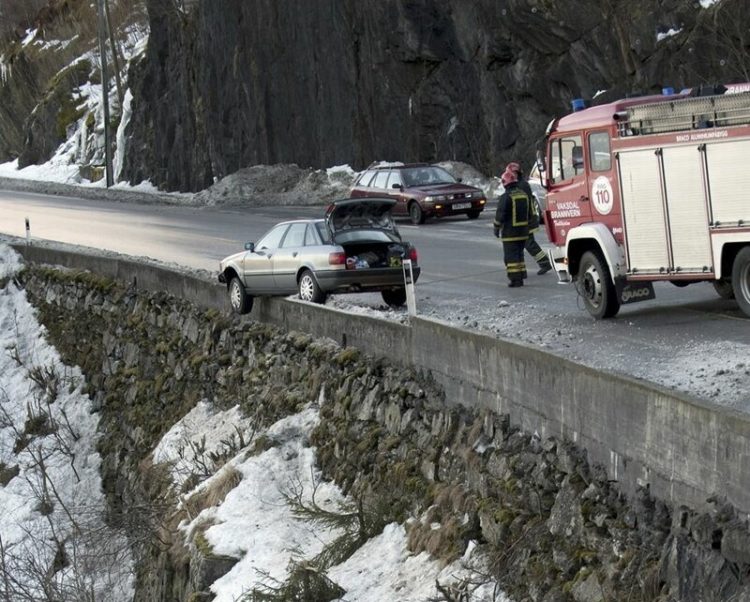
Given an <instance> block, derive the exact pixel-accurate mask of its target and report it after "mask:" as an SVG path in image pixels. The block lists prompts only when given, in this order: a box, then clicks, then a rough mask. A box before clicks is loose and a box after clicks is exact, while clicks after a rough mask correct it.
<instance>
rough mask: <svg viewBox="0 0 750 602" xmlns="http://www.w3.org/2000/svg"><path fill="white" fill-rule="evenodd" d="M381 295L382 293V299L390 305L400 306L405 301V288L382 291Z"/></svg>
mask: <svg viewBox="0 0 750 602" xmlns="http://www.w3.org/2000/svg"><path fill="white" fill-rule="evenodd" d="M381 295H383V301H385V302H386V303H387V304H388V305H390V306H391V307H401V306H402V305H403V304H404V303H406V289H405V288H397V289H395V290H388V291H383V292H382V293H381Z"/></svg>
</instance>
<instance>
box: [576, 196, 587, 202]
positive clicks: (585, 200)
mask: <svg viewBox="0 0 750 602" xmlns="http://www.w3.org/2000/svg"><path fill="white" fill-rule="evenodd" d="M578 200H579V201H580V202H581V203H588V202H589V197H587V196H582V197H581V198H580V199H578Z"/></svg>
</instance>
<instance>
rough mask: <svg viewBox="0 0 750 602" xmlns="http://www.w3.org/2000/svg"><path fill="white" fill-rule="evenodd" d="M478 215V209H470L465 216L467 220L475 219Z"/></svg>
mask: <svg viewBox="0 0 750 602" xmlns="http://www.w3.org/2000/svg"><path fill="white" fill-rule="evenodd" d="M480 213H481V211H480V210H479V209H472V210H471V211H467V212H466V215H467V217H468V218H469V219H477V218H478V217H479V214H480Z"/></svg>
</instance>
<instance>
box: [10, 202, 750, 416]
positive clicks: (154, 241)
mask: <svg viewBox="0 0 750 602" xmlns="http://www.w3.org/2000/svg"><path fill="white" fill-rule="evenodd" d="M322 213H323V209H322V208H321V207H317V208H315V207H260V208H253V209H217V208H194V207H180V206H160V205H151V204H149V205H146V204H129V203H118V202H97V201H90V200H81V199H76V198H67V197H55V196H45V195H38V194H31V193H22V192H5V191H0V233H4V234H10V235H13V236H25V227H24V220H25V218H27V217H28V218H29V220H30V225H31V235H32V237H33V238H42V239H48V240H54V241H60V242H64V243H70V244H75V245H83V246H87V247H96V248H101V249H108V250H112V251H116V252H119V253H124V254H128V255H136V256H147V257H151V258H153V259H157V260H161V261H165V262H175V263H179V264H182V265H185V266H188V267H192V268H202V269H208V270H216V268H217V266H218V261H219V260H220V259H221V258H222V257H225V256H226V255H229V254H230V253H233V252H236V251H237V250H240V249H241V248H242V244H243V243H244V242H245V241H250V240H257V239H258V238H259V237H260V235H262V234H263V233H264V232H265V231H266V230H267V229H268V228H270V227H271V226H272V225H274V224H275V223H277V222H279V221H282V220H284V219H294V218H298V217H308V216H319V215H322ZM491 223H492V208H488V210H487V211H485V212H484V213H483V214H482V215H481V216H480V218H479V219H477V220H473V221H471V220H467V219H466V218H463V217H456V218H447V219H442V220H433V221H428V222H427V223H426V224H424V225H422V226H413V225H411V224H410V223H409V222H399V224H398V226H399V230H400V231H401V234H402V236H403V237H404V238H405V239H407V240H409V241H411V242H412V243H413V244H415V245H416V247H417V249H418V251H419V262H420V265H421V266H422V278H421V279H420V281H419V283H418V285H417V299H418V308H419V311H420V313H425V314H427V315H430V316H434V317H437V318H441V319H445V320H448V321H452V322H458V323H460V324H462V325H465V326H467V327H469V328H476V329H479V330H484V331H487V332H490V333H494V334H495V335H497V336H503V337H508V338H513V339H516V340H520V341H523V342H526V343H530V344H532V345H537V346H541V347H543V348H546V349H548V350H549V351H552V352H553V353H556V354H558V355H561V356H564V357H568V358H571V359H574V360H577V361H581V362H583V363H586V364H589V365H592V366H594V367H597V368H602V369H608V370H614V371H618V372H622V373H625V374H628V375H631V376H634V377H636V378H643V379H646V380H650V381H653V382H657V383H660V384H662V385H664V386H666V387H673V388H677V389H680V390H682V391H686V392H688V393H691V394H693V395H695V396H697V397H700V398H703V399H708V400H713V401H715V402H718V403H721V404H725V405H731V406H734V407H736V408H738V409H743V410H745V411H750V320H747V319H745V318H744V317H743V315H742V313H741V312H740V311H739V309H738V308H737V305H736V304H735V303H733V302H731V301H725V300H722V299H720V298H719V297H718V296H717V294H716V293H715V292H714V290H713V287H712V286H711V285H709V284H696V285H691V286H688V287H686V288H677V287H674V286H672V285H670V284H666V283H665V284H657V286H656V294H657V298H656V299H655V300H653V301H647V302H643V303H637V304H632V305H627V306H624V307H623V308H622V309H621V311H620V314H619V315H618V317H617V318H616V319H613V320H607V321H603V322H597V321H594V320H592V319H591V318H590V317H589V315H588V314H587V313H586V311H585V310H584V309H583V306H582V304H581V302H580V301H579V300H578V298H577V295H576V292H575V289H574V288H573V287H572V286H570V285H559V284H557V283H556V279H555V277H554V275H553V273H549V274H546V275H544V276H536V275H535V271H536V270H535V268H534V269H531V270H530V277H529V279H528V280H527V284H526V286H524V287H523V288H521V289H508V288H507V287H506V278H505V274H504V269H503V266H502V253H501V248H500V243H499V242H498V241H497V240H496V239H495V238H494V237H493V236H492V228H491ZM538 239H539V242H540V243H541V244H543V245H544V244H545V243H546V240H545V238H544V234H543V232H542V233H540V235H538ZM527 265H528V266H529V267H530V268H531V267H532V265H531V260H530V258H529V257H527ZM349 299H351V301H352V302H353V303H354V304H358V305H363V306H365V307H369V308H370V309H371V310H372V311H378V310H379V309H380V310H383V309H384V308H383V305H382V303H381V302H380V301H379V297H378V296H376V295H356V296H353V297H351V298H349V297H347V300H349Z"/></svg>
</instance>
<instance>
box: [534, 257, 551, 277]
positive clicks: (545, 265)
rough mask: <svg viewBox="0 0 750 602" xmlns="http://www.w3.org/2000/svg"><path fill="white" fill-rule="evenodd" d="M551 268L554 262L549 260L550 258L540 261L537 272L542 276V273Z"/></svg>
mask: <svg viewBox="0 0 750 602" xmlns="http://www.w3.org/2000/svg"><path fill="white" fill-rule="evenodd" d="M551 269H552V264H551V263H550V262H549V260H547V261H542V262H540V263H539V269H538V270H537V272H536V273H537V275H538V276H541V275H542V274H546V273H547V272H549V271H550V270H551Z"/></svg>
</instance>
